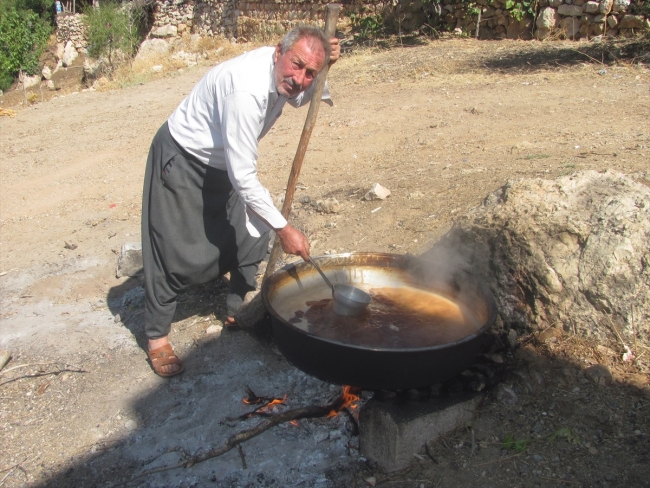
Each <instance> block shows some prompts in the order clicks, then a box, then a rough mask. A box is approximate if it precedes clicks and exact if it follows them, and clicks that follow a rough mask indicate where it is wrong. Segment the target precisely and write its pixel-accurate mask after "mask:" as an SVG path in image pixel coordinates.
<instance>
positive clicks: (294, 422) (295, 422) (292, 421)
mask: <svg viewBox="0 0 650 488" xmlns="http://www.w3.org/2000/svg"><path fill="white" fill-rule="evenodd" d="M289 423H290V424H291V425H294V426H296V427H298V426H299V425H300V424H299V423H298V421H297V420H291V421H290V422H289Z"/></svg>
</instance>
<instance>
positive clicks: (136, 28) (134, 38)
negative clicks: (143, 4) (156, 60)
mask: <svg viewBox="0 0 650 488" xmlns="http://www.w3.org/2000/svg"><path fill="white" fill-rule="evenodd" d="M142 18H143V16H142V12H141V10H140V9H138V8H135V7H132V6H131V5H129V4H125V5H121V4H119V3H102V4H100V6H99V7H90V8H88V9H87V10H86V12H85V23H86V27H87V29H88V54H89V55H90V56H92V57H94V58H99V57H100V56H106V57H107V58H108V61H109V63H110V64H111V66H112V65H113V61H114V56H115V53H116V51H118V50H119V51H121V52H122V53H123V54H124V55H126V56H128V57H131V56H133V54H135V52H136V50H137V49H138V45H139V44H140V41H141V40H142V38H141V34H140V23H141V21H142Z"/></svg>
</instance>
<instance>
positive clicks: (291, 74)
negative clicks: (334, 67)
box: [273, 38, 325, 98]
mask: <svg viewBox="0 0 650 488" xmlns="http://www.w3.org/2000/svg"><path fill="white" fill-rule="evenodd" d="M273 60H274V61H275V67H274V69H273V73H274V76H275V86H276V88H277V90H278V93H279V94H280V95H282V96H284V97H287V98H292V97H295V96H296V95H298V94H299V93H300V92H302V91H305V90H306V89H307V88H309V85H311V84H312V82H313V81H314V79H315V78H316V75H317V74H318V72H319V71H320V70H321V68H322V67H323V64H324V63H325V51H324V50H323V47H322V46H321V45H320V43H319V42H318V41H316V40H313V39H310V38H302V39H299V40H298V41H297V42H296V43H295V44H294V45H293V47H292V48H291V49H289V50H288V51H287V52H286V53H284V54H281V48H280V45H279V44H278V45H277V46H276V48H275V54H274V55H273Z"/></svg>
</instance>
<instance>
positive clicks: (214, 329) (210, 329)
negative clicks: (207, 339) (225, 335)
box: [205, 325, 223, 335]
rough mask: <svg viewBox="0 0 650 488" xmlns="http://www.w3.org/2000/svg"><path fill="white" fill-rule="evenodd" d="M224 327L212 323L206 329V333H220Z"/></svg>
mask: <svg viewBox="0 0 650 488" xmlns="http://www.w3.org/2000/svg"><path fill="white" fill-rule="evenodd" d="M222 329H223V327H221V326H220V325H211V326H210V327H208V328H207V329H205V333H206V335H213V334H218V333H220V332H221V330H222Z"/></svg>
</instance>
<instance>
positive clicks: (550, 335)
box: [537, 327, 562, 344]
mask: <svg viewBox="0 0 650 488" xmlns="http://www.w3.org/2000/svg"><path fill="white" fill-rule="evenodd" d="M561 338H562V330H561V329H556V328H554V327H549V328H548V329H546V330H543V331H542V332H540V333H539V335H538V336H537V340H539V342H541V343H542V344H548V343H552V342H557V341H558V340H560V339H561Z"/></svg>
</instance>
